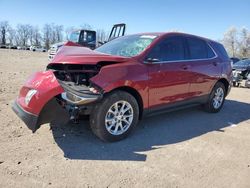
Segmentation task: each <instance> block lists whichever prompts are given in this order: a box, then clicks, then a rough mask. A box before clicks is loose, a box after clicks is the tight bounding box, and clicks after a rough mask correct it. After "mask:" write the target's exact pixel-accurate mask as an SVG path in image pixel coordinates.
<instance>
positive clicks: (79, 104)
mask: <svg viewBox="0 0 250 188" xmlns="http://www.w3.org/2000/svg"><path fill="white" fill-rule="evenodd" d="M99 70H100V67H98V66H97V65H79V64H75V65H72V64H68V65H67V64H49V65H48V67H47V71H44V72H37V73H35V74H33V75H32V76H31V77H30V78H29V79H28V80H27V81H26V83H25V84H24V86H23V87H22V88H21V90H20V93H19V96H18V98H17V99H16V100H15V102H14V104H13V106H12V109H13V110H14V112H15V113H16V114H17V115H18V116H19V117H20V118H21V119H22V120H23V121H24V123H25V124H26V125H27V126H28V128H29V129H31V130H32V132H35V131H36V130H37V129H38V128H39V127H40V126H41V125H42V124H45V123H50V122H52V121H54V120H56V119H58V117H60V118H59V119H60V120H62V119H63V121H64V122H65V121H68V120H69V119H72V120H75V119H77V118H78V116H79V115H81V114H89V113H90V112H91V109H92V105H90V104H92V103H94V102H95V101H98V100H99V99H101V98H102V93H103V91H102V89H101V88H99V87H98V86H97V85H95V84H94V83H92V82H91V81H90V78H91V77H93V76H95V75H96V74H97V73H98V72H99Z"/></svg>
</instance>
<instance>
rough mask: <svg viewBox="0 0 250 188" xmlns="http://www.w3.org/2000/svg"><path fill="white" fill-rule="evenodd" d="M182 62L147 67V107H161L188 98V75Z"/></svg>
mask: <svg viewBox="0 0 250 188" xmlns="http://www.w3.org/2000/svg"><path fill="white" fill-rule="evenodd" d="M184 65H185V63H184V62H171V63H167V62H165V63H164V62H162V63H156V64H152V65H148V68H149V83H148V84H149V107H156V106H163V105H166V104H169V103H173V102H177V101H181V100H185V99H188V98H189V85H190V76H191V75H190V74H189V72H188V71H186V70H184V69H183V66H184Z"/></svg>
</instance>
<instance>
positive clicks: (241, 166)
mask: <svg viewBox="0 0 250 188" xmlns="http://www.w3.org/2000/svg"><path fill="white" fill-rule="evenodd" d="M47 63H48V60H47V53H39V52H30V51H18V50H4V49H2V50H0V120H1V126H0V143H1V144H0V187H220V188H221V187H225V188H228V187H237V188H239V187H250V136H249V135H250V89H246V88H233V89H232V91H231V93H230V95H229V96H228V97H227V100H226V102H225V106H224V108H223V109H222V111H221V112H220V113H217V114H208V113H206V112H204V111H202V110H201V109H199V108H193V109H186V110H182V111H178V112H172V113H168V114H163V115H158V116H153V117H150V118H146V119H144V120H143V121H141V122H140V124H139V126H138V127H137V129H136V130H135V132H134V134H132V135H131V136H130V137H129V138H128V139H126V140H123V141H121V142H117V143H103V142H102V141H100V140H99V139H97V138H96V137H95V136H94V135H93V134H92V133H91V131H90V130H89V128H88V126H87V125H88V122H85V121H81V123H80V124H79V125H74V124H67V125H54V126H53V128H52V129H51V130H50V128H49V125H48V124H47V125H43V126H42V127H41V128H40V129H39V130H38V131H37V132H36V133H35V134H32V133H31V132H30V131H29V130H28V129H27V128H26V126H25V125H24V124H23V123H22V121H21V120H20V119H19V118H18V117H17V116H16V115H15V114H14V112H12V110H11V103H12V102H13V100H14V99H15V98H16V96H17V95H18V91H19V89H20V87H21V86H22V84H23V82H24V81H25V79H26V78H27V77H28V76H29V75H30V74H31V73H32V72H34V71H37V70H44V69H45V67H46V64H47Z"/></svg>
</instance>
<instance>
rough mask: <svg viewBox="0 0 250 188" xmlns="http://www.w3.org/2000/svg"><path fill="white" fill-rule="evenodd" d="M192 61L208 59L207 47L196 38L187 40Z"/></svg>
mask: <svg viewBox="0 0 250 188" xmlns="http://www.w3.org/2000/svg"><path fill="white" fill-rule="evenodd" d="M187 43H188V47H189V58H190V59H206V58H207V46H206V44H205V42H204V41H202V40H200V39H196V38H187Z"/></svg>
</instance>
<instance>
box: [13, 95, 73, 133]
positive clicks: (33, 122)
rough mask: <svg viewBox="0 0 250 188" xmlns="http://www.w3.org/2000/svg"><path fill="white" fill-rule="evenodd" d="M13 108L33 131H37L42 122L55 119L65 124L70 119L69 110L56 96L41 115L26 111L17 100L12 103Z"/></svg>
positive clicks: (49, 121)
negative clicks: (60, 103) (63, 106)
mask: <svg viewBox="0 0 250 188" xmlns="http://www.w3.org/2000/svg"><path fill="white" fill-rule="evenodd" d="M12 109H13V111H14V112H15V113H16V114H17V116H18V117H20V118H21V119H22V121H23V122H24V123H25V124H26V125H27V127H28V128H29V129H30V130H31V131H32V132H33V133H34V132H36V130H37V129H39V128H40V126H41V125H42V124H45V123H51V122H53V121H60V122H59V123H60V124H64V123H66V122H68V121H69V114H68V112H67V111H66V110H65V109H64V108H62V106H61V105H59V103H58V102H57V101H56V99H55V98H52V99H51V100H50V101H49V102H48V103H47V104H46V105H45V106H44V107H43V109H42V111H41V112H40V114H39V116H37V115H34V114H32V113H30V112H27V111H25V110H24V109H23V108H22V107H21V106H20V105H19V104H18V103H17V101H15V102H14V104H13V105H12ZM59 117H60V118H59Z"/></svg>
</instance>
